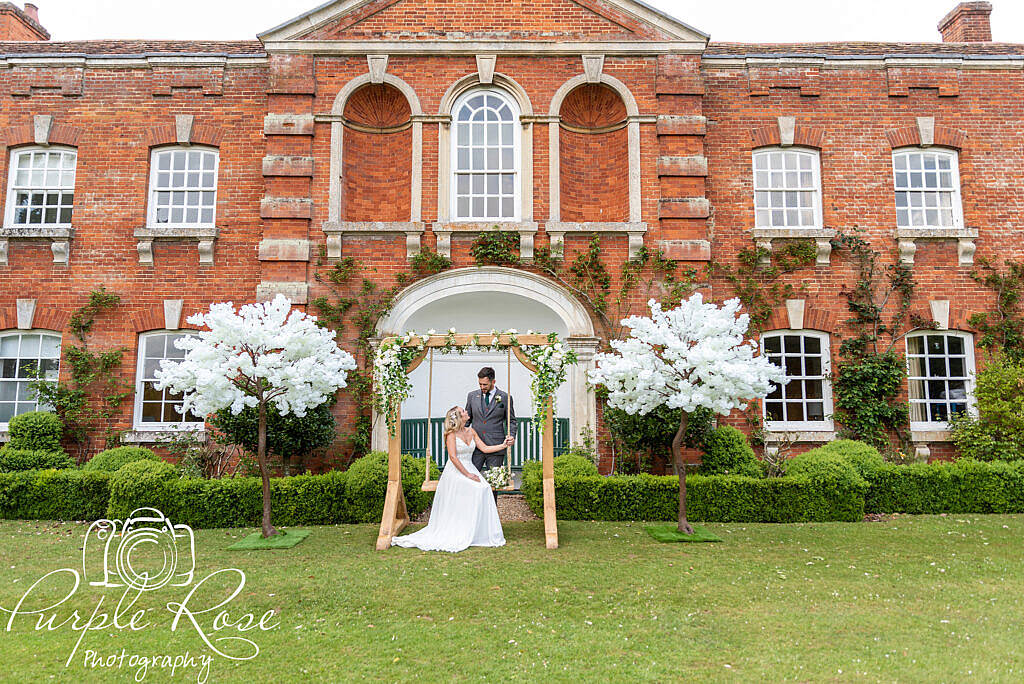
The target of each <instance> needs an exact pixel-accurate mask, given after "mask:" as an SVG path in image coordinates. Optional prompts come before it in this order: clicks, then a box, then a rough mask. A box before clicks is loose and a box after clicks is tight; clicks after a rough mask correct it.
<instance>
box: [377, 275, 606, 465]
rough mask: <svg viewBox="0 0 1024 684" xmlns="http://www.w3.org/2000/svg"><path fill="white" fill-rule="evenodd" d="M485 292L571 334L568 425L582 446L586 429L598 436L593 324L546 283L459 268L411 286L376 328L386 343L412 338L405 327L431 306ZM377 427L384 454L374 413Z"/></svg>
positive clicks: (383, 429) (384, 436) (382, 444)
mask: <svg viewBox="0 0 1024 684" xmlns="http://www.w3.org/2000/svg"><path fill="white" fill-rule="evenodd" d="M481 291H485V292H502V293H507V294H514V295H518V296H520V297H528V298H530V299H532V300H533V301H535V302H537V303H538V305H540V306H544V307H546V308H548V309H549V310H551V311H552V312H554V313H555V314H556V315H557V316H558V317H559V318H561V319H562V320H563V321H564V322H565V326H566V329H567V330H568V331H569V334H568V336H567V338H566V339H565V340H564V341H565V343H566V344H567V345H568V346H569V347H570V348H571V349H574V350H575V351H576V354H577V356H578V357H579V363H578V364H576V365H575V366H572V367H571V368H570V369H569V373H568V377H567V378H566V381H567V383H568V384H569V388H570V396H571V397H572V400H571V403H572V406H571V409H570V411H571V413H570V419H569V420H570V430H571V434H572V439H573V442H574V443H575V442H578V441H579V440H580V439H581V438H582V436H583V433H584V430H586V429H588V428H589V429H590V430H594V431H596V429H597V398H596V395H595V394H594V389H593V387H592V386H591V385H590V383H589V382H588V380H587V372H588V371H589V370H591V369H592V368H594V354H595V353H596V352H597V350H598V338H597V337H596V336H595V334H594V324H593V321H591V319H590V315H589V313H588V312H587V309H586V308H585V307H584V306H583V305H582V304H581V303H580V302H579V300H577V299H576V298H575V297H573V296H572V294H570V293H569V291H568V290H566V289H565V288H563V287H561V286H560V285H557V284H555V283H553V282H551V281H550V280H548V279H547V278H544V277H542V276H539V275H536V274H534V273H528V272H526V271H520V270H517V269H514V268H504V267H501V266H484V267H469V268H459V269H454V270H451V271H445V272H443V273H438V274H437V275H433V276H431V277H429V278H425V279H424V280H421V281H419V282H417V283H414V284H413V285H410V286H409V287H407V288H406V289H405V290H403V291H402V292H401V293H400V294H399V295H398V296H397V297H396V298H395V300H394V302H393V303H392V305H391V310H390V311H389V312H388V314H387V315H386V316H384V318H382V319H381V320H380V322H379V323H378V324H377V332H378V335H380V336H381V337H385V336H387V335H392V334H401V333H405V332H408V331H407V330H405V323H406V321H408V320H409V319H410V318H411V317H412V315H413V314H415V313H416V312H417V311H419V310H420V309H422V308H423V307H425V306H427V305H428V304H431V303H433V302H436V301H439V300H442V299H445V298H446V297H450V296H452V295H457V294H462V293H469V292H481ZM462 332H486V331H470V330H466V331H462ZM373 421H374V423H373V424H374V430H373V438H372V441H373V448H374V449H381V448H386V446H387V442H388V433H387V426H386V425H385V424H384V421H383V420H379V419H378V416H377V414H376V413H374V417H373Z"/></svg>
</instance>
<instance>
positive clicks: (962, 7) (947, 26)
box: [939, 2, 992, 43]
mask: <svg viewBox="0 0 1024 684" xmlns="http://www.w3.org/2000/svg"><path fill="white" fill-rule="evenodd" d="M990 14H992V3H990V2H961V3H960V4H959V5H957V6H956V7H954V8H953V11H952V12H950V13H949V14H947V15H946V16H944V17H943V18H942V21H940V22H939V33H941V34H942V42H943V43H991V42H992V22H991V21H990V20H989V15H990Z"/></svg>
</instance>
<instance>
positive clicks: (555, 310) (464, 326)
mask: <svg viewBox="0 0 1024 684" xmlns="http://www.w3.org/2000/svg"><path fill="white" fill-rule="evenodd" d="M449 328H455V329H456V330H458V331H459V332H462V333H468V332H484V333H486V332H490V331H491V330H507V329H510V328H511V329H515V330H517V331H519V332H521V333H525V332H526V331H527V330H533V331H534V332H537V333H549V332H555V333H558V335H559V337H560V338H561V339H562V340H563V341H565V342H566V344H567V345H569V346H570V347H571V348H573V349H575V350H576V353H577V355H578V356H579V360H580V362H579V364H577V365H576V366H574V367H572V368H571V369H570V370H569V373H568V377H567V378H566V383H565V385H563V386H562V388H561V390H560V391H559V393H558V395H557V397H556V417H561V418H568V419H569V426H570V430H571V433H570V434H571V436H572V440H573V441H574V442H576V441H578V440H579V438H580V436H581V434H582V432H583V430H584V429H585V428H587V427H589V428H590V429H591V430H593V429H594V428H595V426H596V423H597V408H596V402H595V398H594V392H593V390H592V389H591V388H590V386H589V385H588V384H587V381H586V373H587V371H588V370H589V369H590V368H592V367H593V358H594V353H595V352H596V351H597V338H596V337H595V336H594V327H593V324H592V322H591V320H590V316H589V315H588V314H587V311H586V309H585V308H584V307H583V305H582V304H580V303H579V302H578V301H577V300H576V299H575V298H574V297H572V295H570V294H569V293H568V292H567V291H566V290H565V289H564V288H562V287H560V286H558V285H556V284H554V283H552V282H551V281H549V280H547V279H545V278H542V277H540V276H537V275H534V274H532V273H527V272H524V271H519V270H516V269H512V268H502V267H497V266H487V267H480V268H460V269H455V270H452V271H446V272H444V273H439V274H437V275H434V276H431V277H430V278H426V279H424V280H421V281H419V282H417V283H415V284H414V285H411V286H410V287H409V288H407V289H406V290H405V291H403V292H402V293H401V294H400V295H399V296H398V297H396V298H395V301H394V302H393V304H392V307H391V310H390V312H389V313H388V314H387V315H386V316H385V317H384V318H382V319H381V321H380V323H379V324H378V326H377V331H378V334H379V335H380V337H387V336H388V335H394V334H401V333H405V332H409V331H412V330H415V331H416V332H421V333H425V332H426V331H428V330H431V329H433V330H436V331H437V332H438V333H444V332H445V331H447V330H448V329H449ZM506 359H507V357H506V354H505V353H504V352H499V353H489V352H469V351H467V352H466V354H465V355H459V354H448V355H443V356H442V355H438V356H435V357H434V383H433V399H432V403H433V407H432V413H433V416H434V417H435V418H437V417H440V416H442V415H443V413H444V411H445V410H447V409H448V408H450V407H451V406H454V405H456V404H457V405H460V406H461V405H463V404H464V403H465V401H466V394H467V393H468V392H470V391H471V390H473V389H476V386H477V384H476V383H477V377H476V376H477V371H478V370H480V368H481V367H483V366H492V367H493V368H494V369H495V371H496V374H497V382H498V386H499V387H500V388H502V389H508V388H507V387H506V385H507V384H508V383H507V382H506V373H507V371H506V368H507V365H506V363H507V361H506ZM511 369H512V383H511V394H512V398H513V400H514V401H515V406H516V412H517V414H518V415H519V416H521V417H527V416H530V415H532V411H533V407H532V406H530V380H531V377H530V373H529V372H528V371H527V370H526V369H525V368H523V367H522V366H521V365H520V364H519V363H518V362H517V361H516V359H515V356H514V355H513V357H512V365H511ZM427 374H428V364H427V363H426V362H424V363H423V364H421V365H420V366H419V367H418V368H417V369H416V370H415V371H413V373H412V374H410V379H411V380H412V383H413V392H412V395H411V396H410V397H409V399H408V400H406V402H405V403H404V404H403V405H402V417H403V418H410V419H415V418H425V417H427V396H426V394H427V385H428V383H427ZM373 448H374V449H382V450H383V449H386V448H387V428H386V426H385V425H384V421H383V420H377V417H376V416H375V417H374V433H373Z"/></svg>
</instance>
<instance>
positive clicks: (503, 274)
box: [377, 266, 594, 337]
mask: <svg viewBox="0 0 1024 684" xmlns="http://www.w3.org/2000/svg"><path fill="white" fill-rule="evenodd" d="M468 292H502V293H506V294H514V295H518V296H520V297H528V298H530V299H532V300H533V301H535V302H537V303H538V304H539V305H541V306H544V307H547V308H548V309H550V310H551V311H552V312H554V313H555V314H556V315H557V316H558V317H559V318H561V319H562V321H564V322H565V327H566V329H567V330H568V331H569V337H593V336H594V324H593V322H592V321H591V319H590V315H589V314H588V313H587V310H586V308H585V307H584V306H583V305H582V304H581V303H580V302H579V301H578V300H577V299H576V298H575V297H573V296H572V295H571V294H570V293H569V292H568V290H566V289H564V288H563V287H561V286H560V285H557V284H555V283H553V282H551V281H550V280H548V279H547V278H544V277H542V276H539V275H536V274H534V273H529V272H527V271H521V270H518V269H514V268H504V267H501V266H483V267H473V266H470V267H467V268H458V269H453V270H450V271H444V272H442V273H438V274H436V275H433V276H430V277H429V278H425V279H423V280H420V281H419V282H417V283H415V284H413V285H410V286H409V287H408V288H406V289H405V290H403V291H402V292H401V293H400V294H399V295H398V296H397V297H396V298H395V300H394V302H392V305H391V310H390V311H389V312H388V314H387V315H386V316H385V317H384V318H382V319H381V320H380V323H378V325H377V331H378V333H379V334H380V335H397V334H402V333H404V332H407V331H406V330H405V325H406V322H407V321H408V320H409V319H410V318H411V317H412V315H413V314H415V313H416V312H417V311H419V310H420V309H422V308H423V307H425V306H427V305H428V304H431V303H433V302H436V301H438V300H441V299H445V298H447V297H450V296H452V295H457V294H463V293H468ZM464 332H480V331H470V330H467V331H464Z"/></svg>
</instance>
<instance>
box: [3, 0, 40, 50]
mask: <svg viewBox="0 0 1024 684" xmlns="http://www.w3.org/2000/svg"><path fill="white" fill-rule="evenodd" d="M0 40H19V41H22V40H50V33H49V31H47V30H46V29H45V28H43V25H42V24H40V23H39V8H38V7H36V6H35V5H33V4H30V3H26V4H25V9H19V8H18V6H17V5H15V4H14V3H11V2H0Z"/></svg>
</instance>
